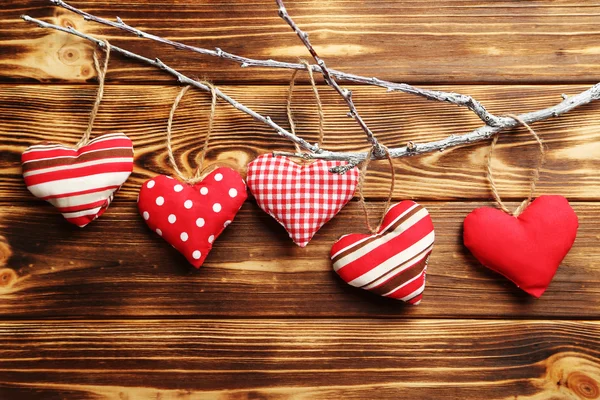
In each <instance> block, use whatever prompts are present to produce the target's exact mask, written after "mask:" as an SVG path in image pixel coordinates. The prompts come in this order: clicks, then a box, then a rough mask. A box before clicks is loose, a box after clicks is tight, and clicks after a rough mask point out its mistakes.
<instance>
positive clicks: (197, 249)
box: [138, 168, 248, 268]
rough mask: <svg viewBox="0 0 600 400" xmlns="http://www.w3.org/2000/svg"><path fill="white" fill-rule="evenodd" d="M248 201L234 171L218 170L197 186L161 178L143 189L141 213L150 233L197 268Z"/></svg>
mask: <svg viewBox="0 0 600 400" xmlns="http://www.w3.org/2000/svg"><path fill="white" fill-rule="evenodd" d="M247 197H248V195H247V193H246V184H245V183H244V180H243V179H242V177H241V176H240V174H238V173H237V172H236V171H234V170H233V169H231V168H217V169H215V170H214V171H212V172H211V173H210V174H208V175H207V176H206V177H205V178H204V179H203V180H202V181H201V182H198V183H196V184H195V185H190V184H187V183H183V182H179V181H178V180H176V179H173V178H171V177H169V176H165V175H159V176H156V177H154V178H152V179H149V180H148V181H146V182H145V183H144V184H143V185H142V188H141V189H140V196H139V199H138V209H139V211H140V214H141V215H142V217H143V218H144V220H145V221H146V224H147V225H148V227H149V228H150V229H152V230H153V231H154V232H156V233H157V234H158V235H159V236H162V238H163V239H165V240H166V241H167V242H168V243H170V244H171V245H172V246H173V247H175V249H177V251H179V252H180V253H181V254H183V255H184V256H185V257H186V258H187V260H188V261H189V262H190V264H192V265H193V266H194V267H196V268H200V266H201V265H202V264H203V263H204V260H205V259H206V256H208V253H209V252H210V250H211V249H212V246H213V242H214V241H215V240H216V239H217V238H218V237H219V235H220V234H221V232H223V230H224V229H225V228H226V227H227V226H228V225H229V224H230V223H231V221H233V218H234V217H235V215H236V214H237V212H238V211H239V209H240V207H241V206H242V204H244V201H245V200H246V198H247Z"/></svg>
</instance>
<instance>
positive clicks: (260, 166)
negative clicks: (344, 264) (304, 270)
mask: <svg viewBox="0 0 600 400" xmlns="http://www.w3.org/2000/svg"><path fill="white" fill-rule="evenodd" d="M337 165H340V164H339V162H335V161H323V160H319V161H315V162H313V163H311V164H308V165H299V164H296V163H294V162H292V161H290V160H289V159H288V158H286V157H275V156H273V155H271V154H265V155H262V156H260V157H258V158H257V159H256V160H254V161H252V162H251V163H250V164H248V175H247V180H248V187H249V188H250V191H251V192H252V194H253V195H254V197H256V202H257V203H258V205H259V207H260V208H262V209H263V210H264V211H265V212H266V213H267V214H269V215H271V216H272V217H273V218H275V219H276V220H277V221H278V222H279V223H280V224H281V225H283V227H284V228H285V229H286V230H287V232H288V234H289V235H290V237H291V238H292V240H293V241H294V242H295V243H296V244H297V245H298V246H300V247H305V246H306V245H307V244H308V242H309V241H310V240H311V239H312V237H313V236H314V234H315V233H316V232H317V231H318V230H319V229H320V228H321V227H322V226H323V225H325V224H326V223H327V222H328V221H329V220H330V219H331V218H333V217H334V216H335V215H336V214H337V213H338V212H339V211H340V210H341V209H342V208H343V207H344V206H345V205H346V203H348V201H350V200H351V199H352V197H353V196H354V191H355V190H356V185H357V184H358V176H359V171H358V169H357V168H352V169H351V170H349V171H348V172H346V173H345V174H343V175H340V174H334V173H331V172H329V170H330V169H331V168H333V167H335V166H337Z"/></svg>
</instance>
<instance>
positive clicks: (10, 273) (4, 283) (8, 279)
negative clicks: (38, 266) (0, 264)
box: [0, 268, 19, 289]
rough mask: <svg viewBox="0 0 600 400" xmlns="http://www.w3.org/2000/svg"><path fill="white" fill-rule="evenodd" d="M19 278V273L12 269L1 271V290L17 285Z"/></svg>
mask: <svg viewBox="0 0 600 400" xmlns="http://www.w3.org/2000/svg"><path fill="white" fill-rule="evenodd" d="M18 278H19V277H18V276H17V273H16V272H15V271H14V270H12V269H10V268H3V269H0V289H9V288H11V287H12V285H14V284H15V282H16V281H17V279H18Z"/></svg>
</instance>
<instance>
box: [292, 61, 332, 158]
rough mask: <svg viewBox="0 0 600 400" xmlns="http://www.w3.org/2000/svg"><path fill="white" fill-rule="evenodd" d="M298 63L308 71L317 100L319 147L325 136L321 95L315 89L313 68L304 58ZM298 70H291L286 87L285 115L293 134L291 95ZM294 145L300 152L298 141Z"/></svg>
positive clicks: (294, 132)
mask: <svg viewBox="0 0 600 400" xmlns="http://www.w3.org/2000/svg"><path fill="white" fill-rule="evenodd" d="M300 63H302V64H303V65H304V66H305V67H306V71H307V72H308V77H309V78H310V84H311V86H312V90H313V93H314V95H315V100H316V102H317V110H318V113H319V141H318V143H317V146H318V147H319V148H321V146H322V145H323V138H324V137H325V128H324V125H325V122H324V121H325V113H324V112H323V104H322V103H321V97H320V96H319V90H318V89H317V85H316V83H315V77H314V75H313V70H312V67H311V65H310V64H309V63H308V61H306V60H300ZM298 71H299V70H294V72H292V77H291V78H290V87H289V89H288V96H287V107H286V109H287V117H288V121H289V123H290V130H291V132H292V134H293V135H294V136H296V124H295V123H294V116H293V112H292V97H293V95H294V87H295V86H296V75H298ZM294 146H295V147H296V152H297V153H301V152H302V149H301V148H300V146H299V145H298V143H294Z"/></svg>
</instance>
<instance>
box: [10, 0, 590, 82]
mask: <svg viewBox="0 0 600 400" xmlns="http://www.w3.org/2000/svg"><path fill="white" fill-rule="evenodd" d="M73 3H74V5H76V6H77V7H79V8H81V9H84V10H86V11H88V12H92V13H94V14H97V15H99V16H102V17H105V18H111V19H114V18H115V16H117V15H118V16H120V17H121V18H123V19H124V20H125V21H126V22H127V23H129V24H131V25H133V26H136V27H139V28H141V29H145V30H147V31H148V32H150V33H154V34H158V35H161V36H165V37H168V38H171V39H176V40H179V41H182V42H185V43H189V44H195V45H199V46H202V47H205V48H215V47H221V48H223V49H225V50H228V51H230V52H233V53H237V54H240V55H244V56H248V57H254V58H261V59H267V58H277V59H281V60H284V61H293V60H296V59H297V58H298V57H308V53H307V52H306V50H305V49H304V47H303V46H302V44H301V43H300V42H299V41H298V39H297V38H296V37H295V35H294V34H293V32H291V30H290V29H289V28H288V27H287V26H286V25H285V24H284V23H283V21H281V20H280V19H279V18H278V17H277V13H276V6H275V2H274V1H272V0H258V1H211V2H180V1H175V0H147V1H141V2H140V1H134V0H128V1H119V2H114V1H107V0H102V1H100V0H94V1H89V0H87V1H79V0H74V1H73ZM288 9H289V11H290V13H291V15H292V16H293V17H294V19H295V20H296V21H297V23H298V24H299V25H300V26H301V28H302V29H304V30H305V31H307V32H308V33H309V34H310V35H311V41H312V42H313V43H314V45H315V48H316V49H317V51H318V52H319V54H320V55H322V56H323V57H324V58H325V59H326V60H327V62H328V65H330V66H331V67H334V68H337V69H341V70H345V71H346V72H351V73H356V74H360V75H365V76H377V77H379V78H382V79H388V80H396V81H408V82H431V83H439V82H445V83H466V82H528V83H531V82H582V81H584V82H597V81H600V64H599V63H598V59H599V57H600V47H599V46H598V43H597V37H598V34H599V33H600V4H597V3H595V2H581V1H575V0H561V1H550V0H542V1H535V2H531V1H527V2H524V1H523V2H515V1H489V2H472V1H466V0H441V1H437V2H436V3H435V5H434V6H432V4H431V3H429V2H423V1H419V0H401V1H378V0H369V1H362V0H361V1H359V0H354V1H351V0H347V1H343V2H340V1H338V2H327V3H322V2H314V1H294V2H289V4H288ZM23 13H29V14H31V15H32V16H34V17H40V18H45V19H48V20H51V21H52V22H54V23H58V24H60V25H65V26H68V25H71V26H75V27H76V28H77V29H80V30H83V31H84V32H86V33H90V34H94V35H99V36H105V37H107V38H108V39H109V40H110V41H111V42H113V43H115V44H117V45H119V46H121V45H123V46H125V47H127V48H129V49H131V50H134V51H136V52H141V53H142V54H145V55H148V56H150V57H157V56H160V58H161V59H162V60H163V61H165V62H166V63H168V64H169V63H170V64H173V66H175V67H177V68H178V69H180V70H181V71H182V72H185V73H186V74H191V75H199V76H202V77H205V78H208V79H212V80H214V81H216V82H218V83H222V82H257V81H260V82H266V81H269V82H278V83H281V82H282V81H285V80H286V79H288V73H287V72H284V71H280V70H268V71H266V70H260V69H241V68H240V67H239V66H238V65H236V64H232V63H230V62H227V61H222V60H216V59H213V58H207V57H205V56H200V55H197V54H191V53H187V52H179V51H177V50H174V49H171V48H169V47H166V46H161V45H156V44H154V43H151V42H148V41H143V40H139V39H136V38H134V37H131V36H127V35H126V34H125V33H123V32H120V31H118V30H115V29H109V28H107V27H104V26H99V25H96V24H91V23H85V22H84V21H83V20H82V19H81V18H80V17H78V16H76V15H74V14H72V13H68V12H66V11H64V10H62V9H57V8H53V7H50V6H49V2H48V1H46V0H27V1H23V0H5V1H4V2H3V7H2V10H0V19H1V20H2V21H3V27H2V28H0V29H1V31H0V32H2V35H0V37H1V39H0V49H1V50H0V52H1V53H2V54H4V55H6V56H5V57H2V59H0V77H1V78H0V79H2V80H11V81H20V80H37V81H43V82H47V81H70V82H81V81H84V80H86V79H88V78H89V77H90V76H91V75H93V68H92V67H91V65H92V64H91V56H90V52H89V49H90V47H89V45H88V44H87V43H84V42H83V40H80V39H76V38H73V37H69V36H68V35H65V34H62V33H58V32H49V31H42V30H39V29H38V28H35V27H34V26H32V25H27V24H25V23H24V22H21V21H20V19H19V15H21V14H23ZM108 78H109V79H110V80H112V81H119V82H131V81H138V82H139V81H146V82H148V81H157V80H160V81H170V78H169V77H168V76H167V75H165V74H163V73H161V72H160V71H157V70H148V69H145V68H143V67H141V66H140V65H136V64H135V63H131V62H129V61H123V60H119V59H118V58H117V57H115V59H114V62H113V63H112V65H111V72H110V73H109V75H108Z"/></svg>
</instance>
